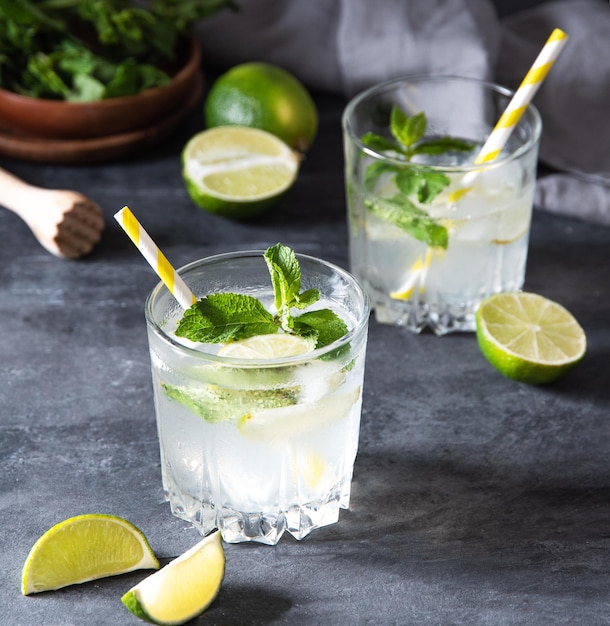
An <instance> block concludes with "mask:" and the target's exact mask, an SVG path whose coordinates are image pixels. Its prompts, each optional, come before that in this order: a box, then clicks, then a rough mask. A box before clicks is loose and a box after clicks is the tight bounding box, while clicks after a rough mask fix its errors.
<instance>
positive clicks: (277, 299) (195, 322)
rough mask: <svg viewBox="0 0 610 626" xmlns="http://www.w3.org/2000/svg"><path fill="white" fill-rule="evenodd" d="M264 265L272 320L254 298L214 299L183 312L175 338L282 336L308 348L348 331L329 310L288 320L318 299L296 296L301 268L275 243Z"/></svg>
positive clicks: (313, 292) (314, 294) (312, 292)
mask: <svg viewBox="0 0 610 626" xmlns="http://www.w3.org/2000/svg"><path fill="white" fill-rule="evenodd" d="M264 259H265V262H266V263H267V268H268V269H269V274H270V275H271V284H272V285H273V293H274V305H275V309H276V310H277V313H276V314H275V315H273V314H272V313H270V312H269V311H267V310H266V309H265V307H264V306H263V304H262V303H261V302H260V300H258V299H257V298H254V297H253V296H248V295H244V294H236V293H215V294H211V295H209V296H205V297H204V298H201V299H200V300H198V301H197V302H196V303H195V304H193V306H191V307H190V308H189V309H187V310H186V311H185V312H184V316H183V317H182V319H181V320H180V322H179V323H178V328H177V329H176V335H177V336H178V337H184V338H186V339H189V340H191V341H196V342H201V343H228V342H230V341H237V340H239V339H247V338H248V337H254V336H255V335H270V334H273V333H277V332H278V331H280V330H281V331H283V332H286V333H291V334H294V335H298V336H300V337H303V338H304V339H307V340H308V341H309V342H310V344H311V346H312V348H321V347H323V346H327V345H329V344H331V343H333V342H334V341H336V340H337V339H340V338H341V337H343V335H345V333H346V332H347V325H346V324H345V322H344V321H343V320H342V319H341V318H340V317H339V316H338V315H337V314H336V313H334V312H333V311H331V310H330V309H316V310H314V311H306V312H304V313H301V314H298V315H293V312H292V311H293V309H297V310H302V309H305V308H307V307H309V306H311V305H312V304H314V303H315V302H317V301H318V300H319V299H320V292H319V291H318V290H317V289H307V290H305V291H301V268H300V265H299V262H298V259H297V257H296V255H295V253H294V251H293V250H291V249H290V248H289V247H287V246H284V245H283V244H281V243H278V244H276V245H275V246H272V247H270V248H268V249H267V250H266V252H265V254H264Z"/></svg>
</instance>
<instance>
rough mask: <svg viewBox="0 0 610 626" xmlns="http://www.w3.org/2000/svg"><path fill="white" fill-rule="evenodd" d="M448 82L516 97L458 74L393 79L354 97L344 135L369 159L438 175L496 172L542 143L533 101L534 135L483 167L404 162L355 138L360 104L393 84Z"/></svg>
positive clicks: (505, 89)
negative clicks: (355, 124) (432, 171)
mask: <svg viewBox="0 0 610 626" xmlns="http://www.w3.org/2000/svg"><path fill="white" fill-rule="evenodd" d="M448 80H453V81H461V82H466V83H471V84H473V85H479V86H481V87H486V88H488V89H489V90H491V91H495V92H496V93H498V94H501V95H503V96H506V97H507V98H508V99H509V100H510V98H512V96H513V95H514V94H515V91H514V90H513V89H510V88H509V87H505V86H504V85H500V84H499V83H495V82H493V81H488V80H482V79H479V78H472V77H469V76H459V75H454V74H410V75H405V76H399V77H397V78H391V79H389V80H385V81H383V82H380V83H377V84H375V85H372V86H370V87H367V88H366V89H364V90H363V91H361V92H360V93H358V94H356V95H355V96H353V97H352V99H351V100H350V101H349V102H348V103H347V105H346V106H345V109H344V110H343V114H342V116H341V125H342V128H343V132H344V134H347V135H348V136H349V138H350V139H351V141H352V142H353V143H354V144H355V145H356V146H357V147H358V148H359V149H360V150H361V151H362V152H364V153H365V154H368V155H369V156H371V157H373V158H375V159H377V160H380V161H387V162H389V163H395V164H398V165H403V166H404V165H406V164H407V165H409V166H410V167H413V168H425V169H428V170H434V171H439V172H459V173H468V172H470V171H478V170H481V169H482V168H483V167H484V168H485V169H493V168H495V167H500V166H502V165H505V164H506V163H509V162H511V161H514V160H517V159H519V158H520V157H521V156H523V155H524V154H527V153H528V152H530V151H531V150H532V149H533V148H534V147H535V146H536V144H537V143H538V142H539V140H540V137H541V134H542V117H541V116H540V112H539V111H538V109H537V108H536V106H535V105H534V104H533V103H531V102H530V103H529V104H528V106H527V108H526V110H525V114H527V113H530V114H531V115H532V116H533V123H532V133H531V136H530V137H529V138H528V140H527V141H526V142H524V143H523V145H521V146H519V147H518V148H517V149H516V150H515V151H514V152H511V153H510V154H506V155H504V156H503V157H501V158H498V159H495V160H493V161H489V162H487V163H484V164H478V165H475V164H474V163H471V164H464V165H430V164H428V163H413V162H410V161H404V160H401V159H397V158H394V157H391V156H388V155H387V154H383V153H381V152H378V151H376V150H374V149H372V148H370V147H368V146H365V145H364V144H363V143H362V141H361V138H360V137H359V136H358V135H356V133H355V132H354V129H353V126H352V124H351V118H352V116H353V112H354V109H355V108H356V107H357V106H358V105H359V104H360V103H362V102H363V101H365V100H367V99H368V98H370V97H371V96H374V95H377V94H378V93H381V92H382V91H384V90H387V89H388V88H390V87H392V86H394V85H398V84H400V83H408V82H412V83H422V82H431V83H432V82H442V81H448ZM522 119H523V118H522Z"/></svg>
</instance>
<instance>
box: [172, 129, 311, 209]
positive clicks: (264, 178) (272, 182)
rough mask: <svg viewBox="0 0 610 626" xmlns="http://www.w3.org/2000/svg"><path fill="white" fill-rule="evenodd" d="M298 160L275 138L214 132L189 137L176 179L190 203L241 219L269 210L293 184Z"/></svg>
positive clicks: (245, 131)
mask: <svg viewBox="0 0 610 626" xmlns="http://www.w3.org/2000/svg"><path fill="white" fill-rule="evenodd" d="M298 169H299V157H298V156H297V154H296V153H295V152H293V151H292V150H291V149H290V148H289V147H288V146H287V145H286V144H285V143H284V142H283V141H281V140H280V139H278V138H277V137H276V136H275V135H272V134H271V133H268V132H266V131H263V130H259V129H255V128H246V127H244V126H219V127H217V128H210V129H208V130H205V131H202V132H200V133H198V134H196V135H195V136H194V137H192V138H191V139H190V140H189V141H188V143H187V144H186V146H185V147H184V150H183V151H182V176H183V179H184V182H185V185H186V188H187V190H188V192H189V194H190V196H191V198H192V199H193V201H194V202H195V203H196V204H197V205H198V206H200V207H201V208H203V209H205V210H207V211H210V212H211V213H216V214H218V215H222V216H224V217H232V218H240V219H241V218H247V217H252V216H254V215H258V214H259V213H262V212H263V211H264V210H266V209H267V208H269V207H270V206H272V204H273V203H274V202H275V201H276V200H278V199H279V198H280V197H281V196H282V195H283V194H284V193H285V192H286V191H288V189H290V187H292V184H293V183H294V181H295V179H296V177H297V174H298Z"/></svg>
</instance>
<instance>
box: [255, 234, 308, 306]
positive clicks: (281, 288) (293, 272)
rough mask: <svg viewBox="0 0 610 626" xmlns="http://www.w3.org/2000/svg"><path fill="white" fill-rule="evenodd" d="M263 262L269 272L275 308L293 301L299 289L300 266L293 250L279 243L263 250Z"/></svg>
mask: <svg viewBox="0 0 610 626" xmlns="http://www.w3.org/2000/svg"><path fill="white" fill-rule="evenodd" d="M264 256H265V262H266V263H267V267H268V268H269V273H270V274H271V282H272V284H273V293H274V295H275V302H274V304H275V308H276V309H277V310H278V311H279V310H280V309H281V308H282V307H283V306H285V305H287V304H290V303H291V302H294V300H295V298H296V296H298V294H299V291H300V289H301V268H300V266H299V262H298V260H297V257H296V255H295V253H294V252H293V250H291V249H290V248H288V247H287V246H283V245H282V244H281V243H277V244H275V246H272V247H271V248H268V249H267V251H266V252H265V255H264Z"/></svg>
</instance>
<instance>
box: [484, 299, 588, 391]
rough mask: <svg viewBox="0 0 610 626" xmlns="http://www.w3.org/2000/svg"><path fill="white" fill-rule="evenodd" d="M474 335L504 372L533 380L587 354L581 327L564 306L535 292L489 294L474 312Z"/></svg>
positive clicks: (544, 379) (547, 377)
mask: <svg viewBox="0 0 610 626" xmlns="http://www.w3.org/2000/svg"><path fill="white" fill-rule="evenodd" d="M476 330H477V339H478V342H479V347H480V348H481V351H482V352H483V354H484V355H485V357H486V358H487V360H488V361H489V362H490V363H491V364H492V365H493V366H494V367H495V368H496V369H497V370H498V371H499V372H500V373H501V374H503V375H504V376H507V377H508V378H512V379H514V380H518V381H521V382H525V383H531V384H543V383H548V382H551V381H553V380H556V379H557V378H559V377H560V376H563V375H564V374H565V373H567V372H568V371H570V370H571V369H572V368H573V367H574V366H575V365H576V364H577V363H579V362H580V361H581V360H582V359H583V357H584V356H585V352H586V350H587V339H586V336H585V332H584V330H583V329H582V328H581V326H580V325H579V323H578V322H577V321H576V320H575V319H574V317H573V316H572V314H571V313H570V312H569V311H567V310H566V309H565V308H564V307H562V306H561V305H559V304H557V303H556V302H553V301H551V300H548V299H547V298H544V297H543V296H539V295H537V294H533V293H525V292H515V293H499V294H494V295H492V296H489V297H488V298H486V299H485V300H483V302H482V303H481V305H480V306H479V308H478V310H477V314H476Z"/></svg>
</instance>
